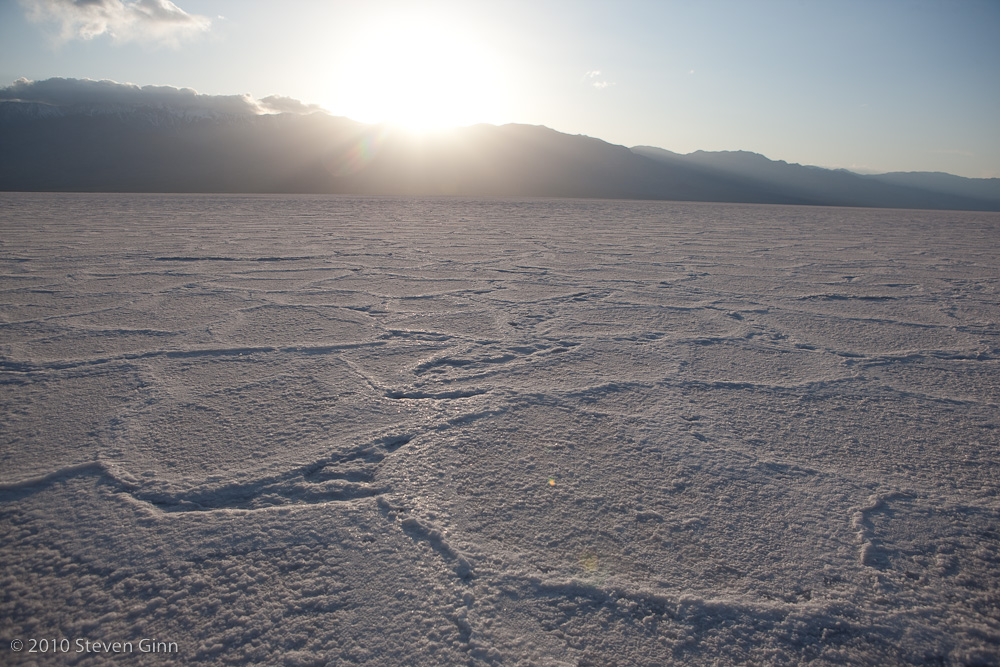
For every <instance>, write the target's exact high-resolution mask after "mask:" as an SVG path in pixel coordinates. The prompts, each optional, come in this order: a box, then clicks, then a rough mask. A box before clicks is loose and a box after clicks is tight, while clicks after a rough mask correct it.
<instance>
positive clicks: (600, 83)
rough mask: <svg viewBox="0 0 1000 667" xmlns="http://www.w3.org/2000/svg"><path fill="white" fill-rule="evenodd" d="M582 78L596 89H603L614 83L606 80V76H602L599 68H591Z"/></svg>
mask: <svg viewBox="0 0 1000 667" xmlns="http://www.w3.org/2000/svg"><path fill="white" fill-rule="evenodd" d="M583 80H584V81H585V82H587V83H588V84H590V85H591V86H593V87H594V88H597V89H598V90H604V89H605V88H607V87H608V86H613V85H615V82H614V81H608V80H607V79H606V78H604V75H603V74H602V73H601V70H599V69H592V70H590V71H589V72H587V73H586V74H584V75H583Z"/></svg>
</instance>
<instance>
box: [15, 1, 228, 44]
mask: <svg viewBox="0 0 1000 667" xmlns="http://www.w3.org/2000/svg"><path fill="white" fill-rule="evenodd" d="M20 2H21V5H22V6H24V8H25V11H26V13H27V16H28V19H29V20H30V21H33V22H35V23H55V24H57V25H58V26H59V38H60V39H61V40H63V41H70V40H72V39H94V38H95V37H99V36H101V35H108V36H109V37H110V38H111V39H112V41H114V42H117V43H124V42H134V41H143V42H147V43H149V42H154V43H157V44H166V45H169V46H177V45H178V44H179V43H180V42H181V40H183V39H185V38H189V37H193V36H195V35H197V34H199V33H203V32H205V31H206V30H208V29H209V27H210V26H211V24H212V21H211V19H209V18H208V17H205V16H200V15H197V14H188V13H187V12H185V11H184V10H183V9H181V8H180V7H178V6H177V5H175V4H174V3H172V2H170V0H20Z"/></svg>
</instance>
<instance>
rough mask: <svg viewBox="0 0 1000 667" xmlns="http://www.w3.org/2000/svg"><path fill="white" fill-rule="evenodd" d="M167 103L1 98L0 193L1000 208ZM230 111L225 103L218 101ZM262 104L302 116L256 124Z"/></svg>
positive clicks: (940, 180) (941, 186)
mask: <svg viewBox="0 0 1000 667" xmlns="http://www.w3.org/2000/svg"><path fill="white" fill-rule="evenodd" d="M50 81H51V80H50ZM68 81H74V80H68ZM18 83H20V82H18ZM27 83H29V84H30V83H31V82H27ZM42 83H45V82H42ZM101 83H102V84H103V83H105V82H101ZM107 83H113V82H107ZM115 85H116V86H123V85H124V84H115ZM22 87H23V86H22ZM4 90H6V91H10V90H11V89H4ZM112 90H115V91H117V89H112ZM137 90H138V89H137ZM141 90H146V89H141ZM171 90H172V91H178V90H181V92H183V93H184V95H180V94H176V95H174V97H177V98H180V99H181V100H182V104H178V103H176V101H175V100H173V99H170V95H163V97H165V98H167V99H165V100H164V101H162V102H159V103H147V102H145V101H142V100H143V99H144V98H141V97H139V96H134V95H133V97H136V98H137V99H139V100H140V101H138V102H136V101H133V100H132V99H129V98H125V99H112V100H109V101H108V102H107V103H99V102H98V103H95V102H94V101H87V102H66V101H59V102H57V103H53V102H50V101H38V100H31V99H21V98H16V99H12V95H11V94H10V93H9V92H8V94H7V95H6V96H4V95H0V190H5V191H16V190H26V191H96V192H113V191H126V192H246V193H272V192H274V193H281V192H288V193H344V194H399V195H460V196H514V197H522V196H542V197H600V198H612V199H616V198H625V199H668V200H684V201H710V202H743V203H774V204H810V205H831V206H868V207H892V208H930V209H959V210H985V211H1000V179H969V178H961V177H958V176H952V175H950V174H939V173H923V172H920V173H891V174H879V175H861V174H855V173H853V172H848V171H844V170H831V169H823V168H819V167H809V166H803V165H798V164H789V163H786V162H782V161H774V160H770V159H768V158H766V157H764V156H762V155H758V154H756V153H748V152H745V151H726V152H704V151H696V152H694V153H690V154H687V155H681V154H678V153H673V152H670V151H667V150H664V149H661V148H653V147H648V146H639V147H635V148H627V147H625V146H618V145H613V144H609V143H607V142H604V141H601V140H600V139H594V138H591V137H586V136H582V135H568V134H563V133H560V132H557V131H555V130H551V129H549V128H546V127H541V126H530V125H516V124H511V125H502V126H493V125H474V126H470V127H465V128H459V129H456V130H453V131H449V132H445V133H440V134H436V135H428V137H425V138H423V139H421V138H417V137H413V136H410V135H407V134H405V133H403V132H398V131H394V130H392V129H391V128H389V127H386V126H380V125H364V124H362V123H357V122H355V121H352V120H349V119H346V118H338V117H334V116H330V115H328V114H325V113H319V112H312V113H309V111H312V108H310V107H306V106H305V105H302V104H301V103H299V102H297V101H295V100H289V99H287V98H267V100H263V101H261V102H257V101H254V100H251V99H250V98H248V97H239V96H232V97H228V98H213V97H211V96H198V95H196V94H194V93H193V91H183V90H182V89H170V90H168V91H167V92H168V93H169V92H170V91H171ZM159 91H160V89H156V90H154V92H159ZM2 92H4V91H3V90H0V93H2ZM130 94H131V93H130ZM4 97H6V99H4ZM147 97H149V96H147ZM200 98H205V99H200ZM219 99H224V102H225V103H224V104H215V103H214V102H215V101H216V100H219ZM268 100H271V101H270V102H268ZM262 102H268V104H272V105H273V107H276V108H281V107H283V106H284V107H289V108H293V109H295V110H296V111H297V112H295V113H289V112H286V113H260V110H261V103H262ZM272 110H273V109H272Z"/></svg>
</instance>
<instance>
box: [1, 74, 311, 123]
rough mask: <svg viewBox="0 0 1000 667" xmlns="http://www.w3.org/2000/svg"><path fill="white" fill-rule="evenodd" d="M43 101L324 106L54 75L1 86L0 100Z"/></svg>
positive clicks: (199, 107) (228, 110)
mask: <svg viewBox="0 0 1000 667" xmlns="http://www.w3.org/2000/svg"><path fill="white" fill-rule="evenodd" d="M13 100H17V101H22V102H40V103H42V104H52V105H54V106H60V107H67V106H74V105H86V106H91V107H99V108H100V107H104V108H107V107H121V106H126V107H155V108H164V109H172V110H175V111H181V112H187V113H220V114H254V115H255V114H268V113H294V114H308V113H313V112H316V111H322V109H321V108H320V107H319V106H317V105H315V104H304V103H303V102H300V101H299V100H296V99H293V98H291V97H281V96H278V95H272V96H270V97H265V98H264V99H261V100H257V99H255V98H254V97H253V96H252V95H249V94H243V95H201V94H199V93H198V92H197V91H195V90H192V89H191V88H175V87H173V86H141V87H140V86H137V85H135V84H132V83H118V82H116V81H108V80H104V81H94V80H92V79H63V78H53V79H46V80H44V81H30V80H28V79H23V78H22V79H18V80H17V81H15V82H14V83H12V84H11V85H9V86H7V87H6V88H0V101H13Z"/></svg>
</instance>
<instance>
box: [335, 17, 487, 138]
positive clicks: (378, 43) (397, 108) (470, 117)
mask: <svg viewBox="0 0 1000 667" xmlns="http://www.w3.org/2000/svg"><path fill="white" fill-rule="evenodd" d="M339 70H340V72H339V76H338V77H337V79H338V81H339V83H338V85H337V86H336V87H335V90H334V93H333V94H334V99H333V100H332V101H331V104H330V105H329V106H328V108H330V109H331V111H334V113H337V114H338V115H344V116H348V117H349V118H353V119H354V120H359V121H362V122H366V123H381V122H388V123H393V124H395V125H399V126H402V127H404V128H406V129H409V130H411V131H427V130H436V129H444V128H448V127H456V126H460V125H471V124H474V123H482V122H493V123H497V122H502V120H503V119H502V115H503V97H504V96H503V90H502V88H503V86H502V75H501V68H500V63H499V60H498V58H497V57H496V56H495V55H494V54H492V53H491V52H490V50H489V49H488V48H487V47H486V46H485V45H484V44H483V42H482V41H481V40H479V39H477V38H476V35H474V34H472V33H471V32H470V31H468V30H467V29H463V28H462V27H461V26H459V25H457V24H455V23H449V22H448V21H446V20H443V19H439V18H430V17H418V16H404V15H393V16H391V17H383V18H382V19H381V20H379V21H376V22H373V23H371V24H369V25H368V26H367V27H365V28H364V29H363V30H361V31H360V32H359V34H358V35H357V38H356V39H355V40H354V42H353V43H351V44H350V45H348V47H347V48H346V49H345V51H344V52H343V57H342V59H341V62H340V67H339Z"/></svg>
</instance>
